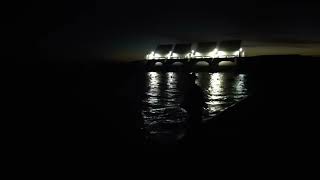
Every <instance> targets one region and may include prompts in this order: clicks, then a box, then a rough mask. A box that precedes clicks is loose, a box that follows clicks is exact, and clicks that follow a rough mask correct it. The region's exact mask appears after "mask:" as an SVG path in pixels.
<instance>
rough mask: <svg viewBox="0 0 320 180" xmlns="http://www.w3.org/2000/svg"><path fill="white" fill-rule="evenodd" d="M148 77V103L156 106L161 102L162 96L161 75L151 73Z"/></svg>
mask: <svg viewBox="0 0 320 180" xmlns="http://www.w3.org/2000/svg"><path fill="white" fill-rule="evenodd" d="M147 76H148V80H149V81H148V87H149V89H148V92H147V94H148V96H149V98H148V99H147V103H149V104H154V103H158V102H159V94H160V88H159V85H160V74H159V73H157V72H149V73H148V74H147Z"/></svg>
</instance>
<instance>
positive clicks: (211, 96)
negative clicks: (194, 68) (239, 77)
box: [207, 73, 223, 113]
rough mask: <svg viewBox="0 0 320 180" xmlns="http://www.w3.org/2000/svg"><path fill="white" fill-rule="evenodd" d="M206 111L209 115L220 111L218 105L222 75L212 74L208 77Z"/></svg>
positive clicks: (221, 91) (221, 87) (221, 89)
mask: <svg viewBox="0 0 320 180" xmlns="http://www.w3.org/2000/svg"><path fill="white" fill-rule="evenodd" d="M207 93H208V100H209V101H208V102H207V105H208V111H209V113H212V112H216V111H219V110H221V108H222V106H221V105H220V101H219V100H220V99H221V94H223V74H221V73H213V74H211V75H210V77H209V87H208V91H207Z"/></svg>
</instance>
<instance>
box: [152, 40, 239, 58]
mask: <svg viewBox="0 0 320 180" xmlns="http://www.w3.org/2000/svg"><path fill="white" fill-rule="evenodd" d="M193 47H194V48H192V44H191V43H189V44H176V45H175V46H174V45H173V44H165V45H159V46H158V47H157V48H156V49H155V50H154V51H151V52H150V53H149V54H147V55H146V59H147V60H157V59H203V58H210V59H214V58H235V57H244V56H245V51H244V49H243V48H242V47H241V40H229V41H221V42H219V43H217V42H199V43H197V44H196V46H193Z"/></svg>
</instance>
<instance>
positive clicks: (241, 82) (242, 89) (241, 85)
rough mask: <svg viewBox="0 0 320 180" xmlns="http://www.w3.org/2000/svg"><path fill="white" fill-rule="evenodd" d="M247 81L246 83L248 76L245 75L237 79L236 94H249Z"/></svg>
mask: <svg viewBox="0 0 320 180" xmlns="http://www.w3.org/2000/svg"><path fill="white" fill-rule="evenodd" d="M245 81H246V75H245V74H239V75H238V76H237V77H236V78H235V83H234V86H233V87H234V88H235V90H236V92H239V93H241V94H246V92H247V88H246V85H245Z"/></svg>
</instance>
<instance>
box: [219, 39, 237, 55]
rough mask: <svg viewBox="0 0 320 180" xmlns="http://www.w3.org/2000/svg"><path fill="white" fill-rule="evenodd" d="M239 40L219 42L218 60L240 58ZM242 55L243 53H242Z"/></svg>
mask: <svg viewBox="0 0 320 180" xmlns="http://www.w3.org/2000/svg"><path fill="white" fill-rule="evenodd" d="M242 50H243V49H242V48H241V40H230V41H221V42H220V43H219V53H218V57H219V58H229V57H240V52H242ZM242 54H243V53H242Z"/></svg>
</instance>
